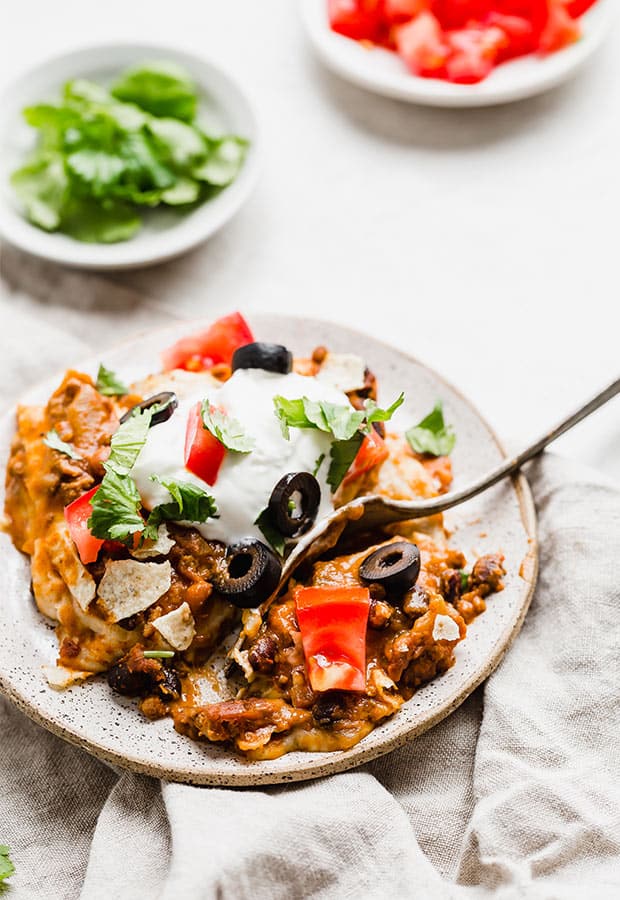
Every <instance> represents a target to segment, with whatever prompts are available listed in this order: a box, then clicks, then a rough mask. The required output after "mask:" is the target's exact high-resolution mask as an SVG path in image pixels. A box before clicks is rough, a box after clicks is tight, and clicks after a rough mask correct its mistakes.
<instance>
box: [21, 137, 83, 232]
mask: <svg viewBox="0 0 620 900" xmlns="http://www.w3.org/2000/svg"><path fill="white" fill-rule="evenodd" d="M11 184H12V185H13V187H14V189H15V192H16V194H17V196H18V197H19V199H20V201H21V203H22V204H23V206H24V209H25V212H26V215H27V217H28V218H29V219H30V221H31V222H32V223H33V224H34V225H38V226H39V228H43V229H45V231H54V230H55V229H56V228H58V226H59V225H60V221H61V215H62V210H63V206H64V203H65V199H66V196H67V191H68V186H69V180H68V178H67V174H66V172H65V166H64V162H63V159H62V157H61V156H60V155H58V154H51V155H49V154H46V155H43V156H39V157H38V158H35V159H34V160H33V161H32V162H30V163H29V164H28V165H25V166H23V167H22V168H21V169H17V171H16V172H13V174H12V175H11Z"/></svg>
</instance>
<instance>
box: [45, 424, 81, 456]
mask: <svg viewBox="0 0 620 900" xmlns="http://www.w3.org/2000/svg"><path fill="white" fill-rule="evenodd" d="M43 443H44V444H45V445H46V446H47V447H49V448H50V449H51V450H57V451H58V453H64V455H65V456H68V457H69V459H82V457H81V456H80V455H79V453H76V452H75V450H74V449H73V447H72V446H71V444H67V443H66V442H65V441H63V440H62V438H61V437H60V435H59V434H58V432H57V431H56V429H55V428H52V430H51V431H48V432H47V434H46V435H45V437H44V438H43Z"/></svg>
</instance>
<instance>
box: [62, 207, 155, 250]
mask: <svg viewBox="0 0 620 900" xmlns="http://www.w3.org/2000/svg"><path fill="white" fill-rule="evenodd" d="M59 224H60V226H61V230H62V231H63V232H65V234H68V235H69V236H70V237H72V238H75V239H76V241H84V243H86V244H116V243H118V241H126V240H128V239H129V238H131V237H133V236H134V234H135V233H136V232H137V231H138V230H139V229H140V226H141V224H142V222H141V220H140V216H139V215H137V213H136V212H135V211H134V210H133V209H132V208H131V207H129V206H127V205H126V204H125V203H117V202H114V201H113V200H106V202H105V205H102V204H100V203H98V202H97V201H95V200H90V199H89V198H87V197H75V198H73V199H72V200H71V201H70V202H68V203H67V205H66V206H65V208H64V210H63V215H62V221H61V222H60V223H59Z"/></svg>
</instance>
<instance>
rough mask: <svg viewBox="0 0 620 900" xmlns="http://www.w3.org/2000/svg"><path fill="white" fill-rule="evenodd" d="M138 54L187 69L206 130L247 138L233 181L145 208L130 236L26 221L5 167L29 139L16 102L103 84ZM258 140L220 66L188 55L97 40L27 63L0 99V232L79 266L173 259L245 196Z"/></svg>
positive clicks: (245, 106)
mask: <svg viewBox="0 0 620 900" xmlns="http://www.w3.org/2000/svg"><path fill="white" fill-rule="evenodd" d="M145 60H169V61H171V62H174V63H177V64H178V65H181V66H183V67H184V68H185V69H187V70H188V71H189V72H190V74H191V76H192V77H193V78H194V80H195V82H196V84H197V86H198V91H199V95H200V105H199V113H198V119H199V121H200V122H201V124H202V125H203V126H204V127H205V128H206V130H207V131H208V132H209V133H211V134H224V133H232V134H238V135H240V136H241V137H244V138H247V139H248V140H249V141H250V147H249V149H248V153H247V156H246V159H245V162H244V164H243V167H242V168H241V171H240V172H239V174H238V175H237V177H236V179H235V180H234V181H233V183H232V184H231V185H229V186H228V187H227V188H225V189H224V190H223V191H221V192H220V193H219V194H218V195H217V196H216V197H214V198H213V199H211V200H208V201H207V202H206V203H204V204H202V205H201V206H200V207H198V208H196V209H194V210H192V211H191V212H181V211H180V210H178V209H177V210H174V209H154V210H146V211H145V214H144V215H143V226H142V228H141V229H140V231H139V232H138V233H137V234H136V235H135V237H133V238H131V239H130V240H128V241H123V242H121V243H117V244H87V243H83V242H81V241H77V240H75V239H73V238H71V237H68V236H67V235H64V234H61V233H59V232H53V233H48V232H46V231H43V230H42V229H40V228H37V227H36V226H35V225H32V224H31V223H30V222H28V221H27V219H26V218H25V217H24V215H23V214H22V212H21V210H20V205H19V201H18V199H17V197H16V196H15V193H14V191H13V189H12V187H11V185H10V183H9V177H10V174H11V172H12V171H13V170H14V169H16V168H18V167H19V166H20V165H23V162H24V157H25V155H26V154H27V152H28V151H29V150H30V149H31V148H32V147H33V146H34V143H35V140H36V135H35V132H34V130H33V129H31V128H29V127H28V125H26V123H25V122H24V120H23V118H22V114H21V111H22V108H23V107H24V106H28V105H31V104H34V103H40V102H44V101H47V102H55V101H57V100H58V98H59V96H60V93H59V92H60V89H61V87H62V85H63V84H64V82H65V81H68V80H69V79H72V78H78V77H81V78H89V79H92V80H94V81H99V82H101V83H104V84H105V83H109V82H110V81H111V80H112V79H113V78H114V77H116V76H117V75H118V74H119V73H120V72H121V71H122V70H123V69H124V68H127V67H128V66H131V65H135V64H137V63H140V62H143V61H145ZM258 139H259V136H258V126H257V122H256V118H255V116H254V113H253V112H252V109H251V107H250V104H249V102H248V100H247V98H246V97H245V95H244V94H243V92H242V91H241V90H240V88H239V87H238V86H237V85H236V84H235V82H234V81H233V80H232V79H231V78H230V77H229V76H228V75H227V74H225V73H224V72H223V71H222V70H221V69H219V68H217V67H216V66H215V65H213V64H211V63H209V62H207V61H206V60H204V59H201V58H200V57H198V56H194V55H193V54H191V53H186V52H184V51H181V50H175V49H173V48H171V47H162V46H157V45H152V44H103V45H97V46H94V47H87V48H84V49H82V50H76V51H73V52H70V53H65V54H63V55H62V56H57V57H54V58H53V59H50V60H48V61H47V62H44V63H41V64H40V65H39V66H37V67H35V68H34V69H30V70H29V71H28V72H26V73H25V74H24V75H22V76H21V77H20V78H18V79H17V80H16V81H15V82H13V83H12V84H11V85H9V86H8V87H7V88H6V89H5V90H4V91H3V92H2V96H1V97H0V235H1V236H2V237H3V238H4V239H5V240H7V241H8V242H9V243H11V244H13V245H14V246H16V247H19V248H20V249H22V250H26V251H27V252H28V253H32V254H34V255H35V256H39V257H42V258H43V259H49V260H52V261H53V262H57V263H61V264H63V265H66V266H75V267H79V268H82V269H108V270H109V269H134V268H138V267H140V266H147V265H152V264H153V263H158V262H163V261H165V260H168V259H172V258H173V257H175V256H179V255H180V254H182V253H185V252H186V251H188V250H190V249H192V248H193V247H195V246H196V245H197V244H200V243H202V242H203V241H205V240H206V239H207V238H208V237H210V236H211V235H212V234H214V232H216V231H217V230H218V229H219V228H221V227H222V225H224V224H225V223H226V222H227V221H228V220H229V219H230V218H231V217H232V216H233V215H234V214H235V213H236V212H237V210H238V209H239V207H240V206H241V205H242V204H243V202H244V201H245V200H246V199H247V198H248V196H249V194H250V192H251V190H252V188H253V186H254V184H255V181H256V176H257V169H258Z"/></svg>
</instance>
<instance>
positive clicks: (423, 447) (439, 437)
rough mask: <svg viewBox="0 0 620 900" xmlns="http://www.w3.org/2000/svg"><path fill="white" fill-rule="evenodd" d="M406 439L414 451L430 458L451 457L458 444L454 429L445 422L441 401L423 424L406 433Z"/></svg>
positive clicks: (423, 420)
mask: <svg viewBox="0 0 620 900" xmlns="http://www.w3.org/2000/svg"><path fill="white" fill-rule="evenodd" d="M405 437H406V438H407V441H408V442H409V446H410V447H411V449H412V450H414V451H415V452H416V453H427V454H429V455H430V456H449V455H450V453H452V451H453V449H454V445H455V443H456V435H455V433H454V429H453V428H452V426H451V425H446V423H445V422H444V417H443V407H442V404H441V401H437V403H436V404H435V406H434V408H433V410H432V412H430V413H429V414H428V415H427V416H426V417H425V418H424V419H422V421H421V422H419V423H418V424H417V425H414V426H413V428H410V429H409V431H407V432H405Z"/></svg>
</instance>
